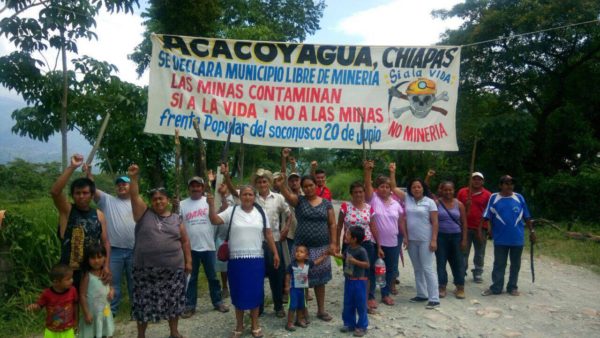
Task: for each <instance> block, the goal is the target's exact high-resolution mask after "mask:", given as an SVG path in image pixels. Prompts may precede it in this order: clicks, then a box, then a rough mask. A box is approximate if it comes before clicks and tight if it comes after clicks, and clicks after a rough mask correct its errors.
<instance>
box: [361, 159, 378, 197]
mask: <svg viewBox="0 0 600 338" xmlns="http://www.w3.org/2000/svg"><path fill="white" fill-rule="evenodd" d="M374 167H375V163H374V162H373V161H371V160H366V161H363V176H364V181H365V198H366V200H367V201H370V200H371V197H373V183H372V182H371V176H372V175H373V168H374Z"/></svg>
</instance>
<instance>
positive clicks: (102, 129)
mask: <svg viewBox="0 0 600 338" xmlns="http://www.w3.org/2000/svg"><path fill="white" fill-rule="evenodd" d="M108 120H110V112H106V116H104V120H103V121H102V126H100V132H98V136H97V137H96V142H95V143H94V146H93V147H92V150H91V151H90V153H89V155H88V158H87V161H85V164H87V165H88V166H89V165H90V164H92V161H93V160H94V155H96V151H98V148H99V147H100V142H102V137H104V132H105V131H106V126H108Z"/></svg>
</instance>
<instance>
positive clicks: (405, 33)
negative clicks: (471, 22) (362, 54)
mask: <svg viewBox="0 0 600 338" xmlns="http://www.w3.org/2000/svg"><path fill="white" fill-rule="evenodd" d="M460 2H462V1H459V0H429V1H428V0H421V1H408V0H395V1H391V2H390V3H388V4H385V5H381V6H377V7H373V8H370V9H367V10H364V11H360V12H356V13H354V14H352V15H351V16H349V17H346V18H343V19H342V20H340V22H339V24H338V26H337V27H336V29H337V30H338V31H339V32H340V33H343V34H346V35H350V36H356V37H358V39H359V41H358V42H357V43H358V44H365V45H431V44H434V43H436V42H438V41H439V40H440V34H441V33H443V32H444V31H445V30H446V29H449V28H451V29H454V28H457V27H458V26H459V25H460V24H461V20H460V19H454V18H453V19H450V20H440V19H434V18H433V17H432V16H431V11H432V10H433V9H450V8H452V6H454V5H455V4H457V3H460Z"/></svg>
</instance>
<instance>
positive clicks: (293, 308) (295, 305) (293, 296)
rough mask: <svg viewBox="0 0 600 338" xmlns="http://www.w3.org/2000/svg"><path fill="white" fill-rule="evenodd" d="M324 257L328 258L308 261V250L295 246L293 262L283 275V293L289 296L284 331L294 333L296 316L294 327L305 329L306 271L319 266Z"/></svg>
mask: <svg viewBox="0 0 600 338" xmlns="http://www.w3.org/2000/svg"><path fill="white" fill-rule="evenodd" d="M326 257H328V256H327V255H323V256H321V257H319V258H317V259H316V260H315V261H314V262H313V261H311V260H310V259H308V248H307V247H306V246H304V245H296V250H295V251H294V260H293V261H292V262H291V263H290V265H288V267H287V269H286V275H285V293H286V294H288V295H289V300H288V320H287V324H286V325H285V329H286V330H288V331H296V327H295V326H294V322H293V321H294V315H296V322H295V325H296V326H300V327H302V328H305V327H306V326H307V325H308V323H307V322H306V318H307V311H306V301H305V300H304V291H305V290H307V289H308V270H310V269H311V268H312V267H313V266H314V265H315V264H321V263H322V262H323V260H325V258H326Z"/></svg>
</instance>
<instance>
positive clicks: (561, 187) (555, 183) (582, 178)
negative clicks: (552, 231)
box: [535, 165, 600, 222]
mask: <svg viewBox="0 0 600 338" xmlns="http://www.w3.org/2000/svg"><path fill="white" fill-rule="evenodd" d="M599 196H600V166H598V165H594V166H587V167H584V168H582V170H581V171H580V172H579V174H578V175H571V174H568V173H559V174H557V175H555V176H553V177H550V178H549V179H546V180H544V181H543V182H541V183H540V186H539V188H538V191H537V193H536V196H535V200H536V202H537V203H536V204H537V206H538V208H539V209H540V210H541V214H543V215H544V216H545V217H547V218H551V219H554V220H581V221H596V222H597V221H598V210H600V198H598V197H599Z"/></svg>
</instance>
